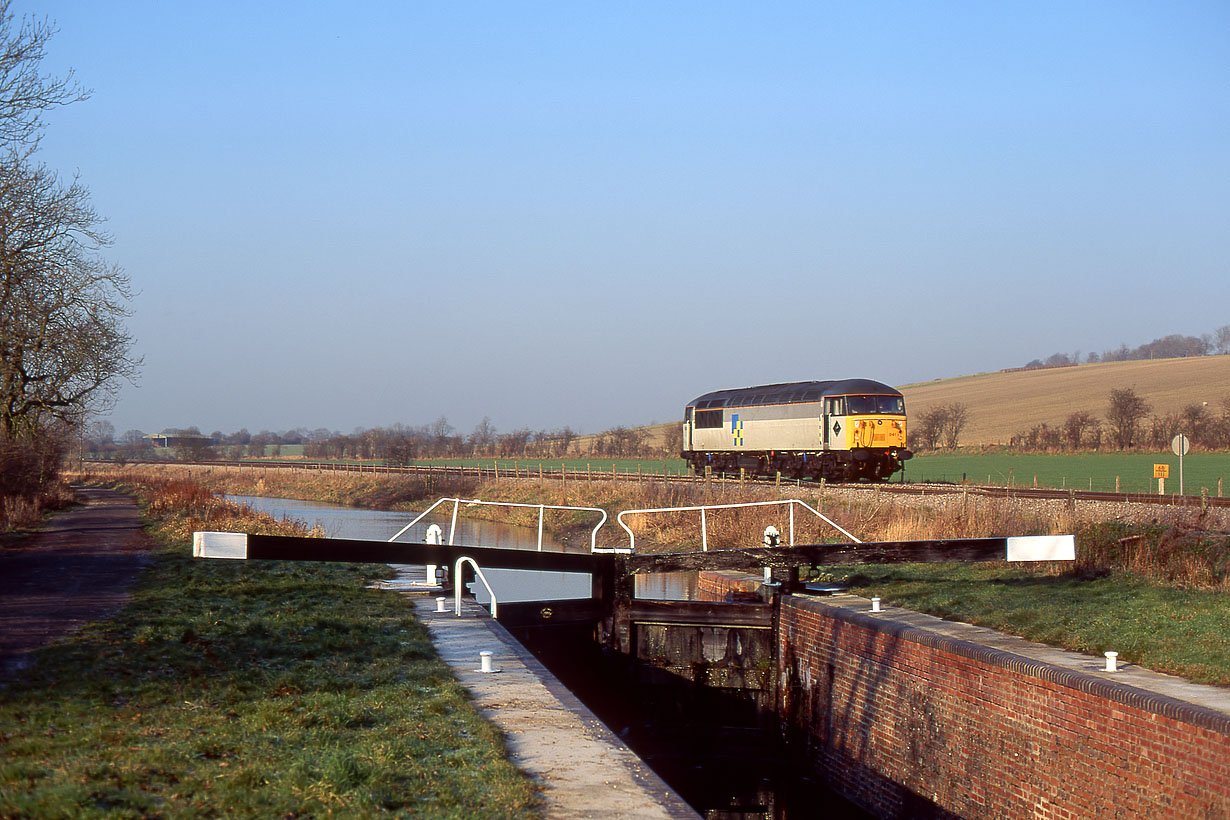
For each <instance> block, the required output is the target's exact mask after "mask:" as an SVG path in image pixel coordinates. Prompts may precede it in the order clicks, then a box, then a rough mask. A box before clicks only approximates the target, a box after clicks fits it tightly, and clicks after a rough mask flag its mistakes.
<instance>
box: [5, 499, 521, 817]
mask: <svg viewBox="0 0 1230 820" xmlns="http://www.w3.org/2000/svg"><path fill="white" fill-rule="evenodd" d="M173 518H174V516H168V519H167V520H168V522H169V525H168V526H167V527H165V528H163V529H161V530H160V532H161V533H162V534H163V536H164V537H165V534H166V533H167V532H172V533H176V534H178V533H180V532H181V531H182V530H181V526H182V525H181V524H177V523H175V522H174V521H172V520H171V519H173ZM190 556H191V548H190V546H189V545H188V544H186V543H184V542H183V541H182V540H180V539H179V538H178V537H173V538H172V540H171V541H170V543H169V544H168V545H167V546H166V547H165V548H164V549H162V550H161V551H159V552H158V553H157V555H156V556H155V559H154V562H153V565H152V566H151V567H150V568H149V569H148V570H147V572H146V573H145V575H144V577H143V579H142V581H141V582H140V584H139V586H138V588H137V589H136V590H135V591H134V593H133V597H132V601H131V603H130V604H129V606H127V607H126V608H125V609H124V610H123V611H122V612H121V613H120V614H119V615H118V616H116V617H115V618H113V619H111V620H109V621H106V622H102V623H98V624H94V625H92V626H90V627H88V628H86V629H85V630H83V631H82V632H80V633H79V634H77V635H76V636H74V637H73V638H71V639H69V640H67V641H64V642H62V643H59V644H56V645H53V646H51V647H48V648H46V649H44V650H42V651H40V652H39V653H37V656H36V660H35V662H34V664H33V665H32V666H31V667H30V668H28V669H26V670H24V671H23V672H22V673H21V674H20V676H19V677H18V678H17V679H16V680H14V681H12V682H10V683H9V684H8V685H7V686H6V687H5V688H3V689H0V817H5V818H19V817H84V818H95V817H97V818H128V817H133V818H136V817H165V818H190V817H191V818H195V817H261V818H265V817H283V818H296V817H324V816H332V817H355V818H368V817H371V818H379V817H431V818H490V817H532V816H536V814H535V812H534V805H535V791H534V787H533V785H532V783H531V782H530V780H529V779H528V778H526V777H525V776H524V775H523V774H522V773H520V772H518V771H517V770H516V769H515V768H514V767H513V766H512V765H511V764H510V763H509V762H508V761H507V759H506V757H505V748H504V745H503V742H502V739H501V738H500V736H499V735H498V732H497V731H496V730H495V729H493V728H492V727H491V726H490V725H489V724H487V723H486V722H484V721H483V720H482V719H481V718H480V716H479V715H478V714H477V712H476V711H475V710H474V709H473V707H472V705H471V704H470V703H469V701H468V700H467V696H466V694H465V692H464V690H463V689H462V688H461V687H460V686H459V685H458V684H457V683H456V682H455V681H454V680H453V678H452V677H451V675H450V672H449V670H448V668H447V666H446V665H445V664H444V663H443V662H442V661H440V660H439V658H438V657H437V655H436V653H435V651H434V649H433V647H432V646H431V643H430V641H429V639H428V635H427V633H426V631H425V629H424V628H423V627H422V625H421V624H419V623H418V622H417V621H416V620H415V619H414V618H413V617H412V615H411V610H410V609H409V608H408V607H407V605H406V603H405V601H404V600H403V599H402V598H401V597H400V596H398V595H396V594H394V593H390V592H382V591H376V590H369V589H365V583H366V582H367V581H369V580H370V579H371V578H372V577H373V576H374V575H375V574H377V573H378V572H380V571H381V570H384V568H383V567H376V568H373V567H372V566H370V565H313V564H297V563H283V562H254V563H247V562H231V561H203V560H194V559H192V558H191V557H190Z"/></svg>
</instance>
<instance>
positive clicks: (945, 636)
mask: <svg viewBox="0 0 1230 820" xmlns="http://www.w3.org/2000/svg"><path fill="white" fill-rule="evenodd" d="M782 603H783V605H786V604H789V605H791V606H797V607H800V608H803V609H808V610H813V611H818V612H821V613H823V614H825V615H828V616H829V617H832V618H834V619H836V620H838V621H843V622H846V623H850V624H855V625H858V626H860V627H863V628H868V629H871V630H873V631H877V632H882V633H885V634H889V635H892V636H893V637H895V638H898V639H901V640H906V641H911V642H913V643H918V644H922V645H925V646H930V647H932V648H935V649H940V650H943V651H947V652H952V653H953V654H956V655H960V656H962V657H966V658H970V659H971V660H976V661H979V662H982V663H986V664H989V665H992V666H998V667H1001V668H1004V669H1008V670H1011V671H1013V672H1016V673H1018V674H1022V675H1028V676H1031V677H1035V678H1039V679H1041V680H1045V681H1048V682H1051V683H1055V684H1057V685H1061V686H1067V687H1070V688H1073V689H1077V690H1080V691H1083V692H1086V693H1088V694H1091V695H1095V696H1097V697H1102V698H1105V699H1107V700H1110V701H1113V702H1116V703H1120V704H1123V705H1125V706H1130V707H1133V708H1136V709H1141V710H1143V711H1147V712H1152V713H1154V714H1158V715H1162V716H1165V717H1168V718H1171V719H1173V720H1179V721H1182V722H1184V723H1189V724H1191V725H1194V726H1197V727H1200V728H1204V729H1209V730H1212V731H1215V732H1219V733H1221V734H1223V735H1228V736H1230V690H1226V689H1223V688H1221V687H1217V686H1207V685H1203V684H1197V683H1191V682H1189V681H1185V680H1183V679H1182V678H1178V677H1175V676H1172V675H1164V674H1162V673H1160V672H1154V671H1152V670H1148V669H1143V668H1141V667H1139V666H1136V665H1134V664H1123V663H1121V664H1120V671H1118V672H1105V671H1099V670H1101V669H1102V667H1103V664H1104V659H1102V658H1095V657H1093V656H1091V655H1085V654H1082V653H1079V652H1073V651H1070V650H1066V649H1057V648H1055V647H1052V646H1047V645H1045V644H1040V643H1035V642H1033V641H1027V640H1025V639H1024V638H1018V637H1016V636H1013V635H1005V634H1004V633H1001V632H996V631H995V630H992V629H987V628H986V627H979V626H973V625H971V624H966V623H961V622H958V621H946V620H944V619H942V618H937V617H935V616H934V615H925V614H923V613H921V612H914V611H913V610H908V609H902V608H900V607H882V609H881V611H880V612H876V613H872V612H871V611H870V610H871V601H870V600H868V599H867V598H863V597H861V596H858V595H851V594H848V593H839V594H836V595H831V596H826V597H823V598H820V597H815V596H811V595H788V596H784V597H783V599H782Z"/></svg>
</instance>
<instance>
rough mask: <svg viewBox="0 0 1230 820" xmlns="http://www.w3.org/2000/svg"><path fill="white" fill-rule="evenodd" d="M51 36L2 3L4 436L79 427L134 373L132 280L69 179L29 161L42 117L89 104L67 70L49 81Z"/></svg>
mask: <svg viewBox="0 0 1230 820" xmlns="http://www.w3.org/2000/svg"><path fill="white" fill-rule="evenodd" d="M53 33H54V30H53V29H52V28H51V27H50V26H49V25H48V24H47V23H38V22H31V21H29V20H27V19H25V18H23V19H22V21H21V23H20V25H18V24H16V23H15V22H14V18H13V15H12V13H11V12H10V11H9V3H8V2H7V0H0V436H3V437H6V438H9V439H17V438H19V437H22V436H33V435H37V434H38V432H39V430H40V429H42V428H44V427H46V426H47V425H48V424H50V423H53V422H55V421H62V422H64V423H67V424H69V425H77V424H80V423H81V422H82V421H83V420H84V417H85V415H86V413H87V412H89V411H90V410H91V409H98V408H102V407H106V406H108V405H109V403H110V401H111V400H112V399H113V398H114V394H115V391H116V390H117V389H118V387H119V384H120V383H121V382H122V381H124V380H126V379H131V378H133V377H134V376H135V373H136V368H137V366H138V364H139V362H138V361H136V360H134V359H132V358H131V357H130V356H129V348H130V346H131V342H132V340H131V337H129V335H128V333H127V331H126V330H125V328H124V325H123V320H124V319H125V318H126V317H127V315H128V311H127V303H128V301H129V299H130V298H131V291H130V288H129V282H128V278H127V277H126V276H125V275H124V273H123V272H122V271H121V269H120V268H118V267H116V266H114V265H112V264H110V263H108V262H107V261H106V260H105V259H103V257H102V255H101V251H102V250H103V249H104V248H105V247H107V246H108V245H109V244H110V242H111V239H110V237H109V236H108V235H107V234H106V233H105V232H104V231H103V230H102V227H101V226H102V221H103V220H102V218H101V217H100V216H99V215H98V214H97V212H95V210H94V208H93V206H92V205H91V204H90V196H89V191H88V190H87V189H86V188H85V186H84V185H83V184H82V183H81V182H80V180H78V179H76V178H74V179H73V180H72V181H71V182H68V183H65V182H63V181H61V179H60V178H59V176H58V174H56V173H55V172H54V171H52V170H50V169H48V168H47V167H46V166H45V165H42V164H41V163H38V162H36V161H35V160H34V154H35V152H36V150H37V147H38V143H39V140H40V139H41V137H42V133H43V121H42V115H43V113H44V112H46V111H47V110H49V109H51V108H54V107H56V106H60V105H67V104H69V103H72V102H76V101H78V100H82V99H85V98H86V96H88V94H87V92H84V91H82V90H80V89H79V88H78V87H77V86H76V84H75V83H74V82H73V80H72V76H71V74H70V75H69V76H68V77H66V78H63V79H55V78H51V77H47V76H45V75H43V74H42V73H41V71H40V62H41V60H42V57H43V53H44V48H45V46H46V43H47V40H48V39H49V38H50V37H51V35H52V34H53Z"/></svg>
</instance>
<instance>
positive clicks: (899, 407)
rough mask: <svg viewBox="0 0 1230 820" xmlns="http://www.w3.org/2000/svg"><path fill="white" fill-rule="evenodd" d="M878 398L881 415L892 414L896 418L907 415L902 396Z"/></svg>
mask: <svg viewBox="0 0 1230 820" xmlns="http://www.w3.org/2000/svg"><path fill="white" fill-rule="evenodd" d="M876 398H877V400H878V401H877V403H878V404H879V406H880V412H881V413H890V414H892V415H894V416H904V415H905V399H903V398H901V397H900V396H877V397H876Z"/></svg>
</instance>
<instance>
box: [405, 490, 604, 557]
mask: <svg viewBox="0 0 1230 820" xmlns="http://www.w3.org/2000/svg"><path fill="white" fill-rule="evenodd" d="M450 501H451V502H453V520H452V526H450V527H449V531H448V544H449V546H452V545H453V536H455V535H456V534H457V515H458V513H459V512H460V510H461V505H462V504H465V505H466V506H467V507H473V506H478V505H484V506H491V507H526V508H529V509H536V510H538V551H539V552H542V532H543V517H544V515H545V514H546V511H547V510H578V511H581V512H596V513H600V514H601V515H602V518H601V520H599V521H598V524H597V525H596V526H595V527H594V529H593V531H592V532H590V534H589V551H590V552H615V550H609V549H602V550H600V549H598V530H600V529H602V525H603V524H605V523H606V510H604V509H602V508H601V507H561V506H556V505H554V504H519V503H517V502H514V501H481V500H479V499H477V498H441V499H440V500H439V501H437V502H436V503H434V504H432V505H431V506H430V507H428V508H427V509H425V510H423V512H421V513H420V514H419V515H418V517H416V518H415V519H414V520H413V521H411V522H410V523H409V524H407V525H406V526H404V527H402V528H401V529H400V530H398V531H397V535H394V536H393V537H392V538H390V539H389V540H390V541H396V540H397V539H398V538H400V537H401V536H402V535H403V534H404V533H406V532H407V531H408V530H409V529H410V528H411V527H413V526H414V525H415V524H417V523H419V522H420V521H422V520H423V519H424V518H425V517H426V516H427V514H428V513H430V512H431V511H432V510H434V509H435V508H436V507H438V506H440V505H441V504H445V503H448V502H450ZM469 546H479V545H477V544H471V545H469Z"/></svg>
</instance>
